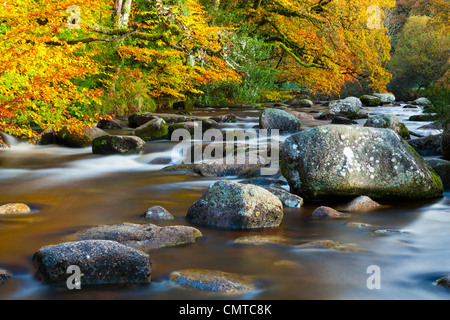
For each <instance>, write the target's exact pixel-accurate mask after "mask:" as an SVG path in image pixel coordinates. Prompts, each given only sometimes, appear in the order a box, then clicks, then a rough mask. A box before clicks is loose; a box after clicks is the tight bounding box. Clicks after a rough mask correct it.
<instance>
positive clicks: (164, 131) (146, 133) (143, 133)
mask: <svg viewBox="0 0 450 320" xmlns="http://www.w3.org/2000/svg"><path fill="white" fill-rule="evenodd" d="M133 134H134V135H135V136H137V137H139V138H141V139H142V140H144V141H154V140H160V139H168V138H169V126H168V125H167V123H166V122H165V121H164V120H163V119H161V118H158V119H153V120H150V121H148V122H146V123H144V124H143V125H141V126H139V127H137V128H136V129H134V130H133Z"/></svg>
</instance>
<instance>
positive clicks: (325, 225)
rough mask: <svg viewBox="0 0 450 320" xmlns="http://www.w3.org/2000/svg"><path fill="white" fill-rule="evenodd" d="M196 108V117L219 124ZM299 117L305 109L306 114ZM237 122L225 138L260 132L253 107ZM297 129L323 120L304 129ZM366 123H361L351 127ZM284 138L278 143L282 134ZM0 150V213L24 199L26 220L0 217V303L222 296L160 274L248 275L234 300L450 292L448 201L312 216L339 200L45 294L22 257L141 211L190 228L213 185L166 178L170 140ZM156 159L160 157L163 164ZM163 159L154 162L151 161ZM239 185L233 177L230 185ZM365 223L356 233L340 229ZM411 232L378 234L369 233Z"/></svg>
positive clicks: (215, 233)
mask: <svg viewBox="0 0 450 320" xmlns="http://www.w3.org/2000/svg"><path fill="white" fill-rule="evenodd" d="M214 111H216V110H206V111H205V110H199V111H197V113H198V114H199V115H211V116H212V115H216V114H219V112H214ZM305 111H306V110H305ZM368 111H369V112H370V113H371V114H377V113H384V112H392V113H395V114H397V115H399V116H400V117H401V118H402V119H403V120H404V121H405V123H406V125H407V126H408V128H410V129H417V128H418V127H419V126H422V125H424V124H425V123H415V122H414V123H413V122H409V121H407V119H408V118H409V116H410V115H412V114H417V113H420V112H421V110H418V109H403V108H402V107H401V106H400V107H381V108H380V107H378V108H370V109H368ZM231 112H232V113H235V114H236V115H237V116H238V122H237V123H234V124H224V125H222V127H221V129H223V130H233V129H237V128H240V129H244V130H247V129H250V128H254V126H255V125H257V124H258V116H259V114H260V112H261V111H260V110H241V111H236V110H228V111H226V112H225V111H223V112H220V113H222V114H223V113H231ZM302 123H303V126H304V127H305V128H309V127H313V126H315V125H320V124H323V123H327V122H324V121H317V120H309V121H303V122H302ZM359 124H360V125H363V121H361V120H360V121H359ZM280 139H281V140H282V139H284V137H280ZM9 143H11V144H12V147H11V148H10V149H5V150H1V151H0V188H1V193H0V204H3V203H7V202H25V203H28V204H29V205H31V206H32V208H33V212H32V214H29V215H26V216H22V217H10V216H5V217H1V216H0V267H2V268H6V269H8V270H10V271H12V272H13V273H14V278H13V279H11V280H9V281H8V282H6V283H5V284H3V285H1V286H0V299H60V298H63V299H72V298H84V299H125V298H132V299H134V298H137V299H211V298H219V299H220V298H229V297H226V296H225V297H223V296H220V295H212V294H209V293H205V292H199V291H194V290H188V289H182V288H179V287H176V286H174V285H173V284H171V283H170V282H169V281H168V275H169V274H170V273H171V272H172V271H175V270H179V269H184V268H205V269H218V270H222V271H226V272H234V273H238V274H241V275H251V276H254V277H255V278H257V279H258V280H260V281H261V283H263V288H262V289H261V290H259V291H257V292H253V293H251V294H249V295H244V296H237V297H235V298H237V299H449V298H450V294H449V292H450V291H449V290H448V289H445V288H442V287H438V286H436V285H434V281H435V280H437V279H438V278H440V277H442V276H445V275H447V274H450V265H449V255H448V243H449V241H450V235H449V233H448V226H449V223H450V194H449V193H448V192H447V193H445V194H444V197H443V198H439V199H433V200H428V201H417V202H411V201H409V202H406V203H405V202H397V203H394V202H389V203H387V202H386V203H383V204H385V205H386V206H385V207H384V209H381V210H377V211H376V212H370V213H364V214H354V215H351V216H350V217H348V218H346V219H332V220H330V219H313V218H311V213H312V211H313V210H314V209H316V208H317V207H318V206H320V205H323V204H327V205H330V206H336V207H337V206H339V205H342V204H344V203H339V202H337V203H332V204H330V203H321V202H307V203H306V204H305V205H304V206H303V207H302V208H299V209H288V208H286V209H285V216H284V219H283V222H282V224H281V226H280V227H278V228H275V229H268V230H259V231H245V232H244V231H227V230H217V229H210V228H206V227H203V226H195V227H197V228H199V229H200V230H201V232H202V233H203V235H204V236H203V237H202V238H200V239H199V240H198V241H197V242H196V243H194V244H190V245H186V246H181V247H172V248H164V249H159V250H156V251H154V252H151V254H150V257H151V259H152V268H153V273H152V283H151V284H150V285H148V286H144V287H133V288H89V287H83V288H82V290H77V291H70V290H67V289H65V288H60V287H52V286H46V285H43V284H42V283H40V282H38V281H37V280H35V279H34V277H33V274H34V267H33V266H32V264H31V260H30V257H31V256H32V254H33V253H34V252H35V251H37V250H38V249H39V248H40V247H41V246H44V245H49V244H57V243H61V242H65V241H68V239H71V235H73V233H74V232H76V231H79V230H82V229H84V228H87V227H89V226H93V225H99V224H115V223H121V222H134V223H145V222H146V221H145V220H143V219H142V218H141V214H142V213H143V212H144V211H145V210H146V209H147V208H149V207H151V206H154V205H161V206H163V207H165V208H166V209H167V210H169V211H170V212H171V213H172V214H173V215H174V216H175V220H174V221H170V222H164V223H158V224H159V225H167V224H184V225H189V224H188V223H187V222H186V221H185V219H184V216H185V214H186V212H187V210H188V209H189V207H190V206H191V205H192V204H193V203H194V202H195V201H196V200H197V199H198V198H199V197H200V196H201V195H202V194H203V193H204V192H205V190H206V189H207V188H208V186H209V185H211V184H212V183H214V182H215V181H216V180H217V179H213V178H203V177H191V176H188V175H185V174H184V173H173V172H164V171H161V169H162V168H163V167H165V166H168V165H171V164H172V163H173V162H172V158H171V156H172V154H171V151H172V148H173V147H174V143H173V142H170V141H158V142H153V143H148V144H147V145H146V148H145V152H144V154H142V155H134V156H98V155H93V154H92V152H91V150H90V148H85V149H69V148H63V147H59V146H31V145H28V144H24V143H21V142H19V141H17V140H12V141H10V142H9ZM161 159H162V160H161ZM159 160H161V161H159ZM230 179H233V180H235V181H239V180H238V179H236V178H234V177H230ZM350 222H363V223H366V224H370V225H372V227H366V228H353V227H351V226H350V225H349V224H348V223H350ZM385 229H386V230H393V231H407V232H388V233H385V234H380V233H375V231H376V230H385ZM247 235H276V236H282V237H285V238H286V239H288V241H287V244H277V243H268V244H263V245H253V244H239V243H234V242H233V240H234V239H236V238H238V237H241V236H247ZM309 240H333V241H338V242H340V243H344V244H356V245H358V246H359V247H361V248H362V251H359V252H340V251H334V250H325V249H319V250H301V249H299V248H298V246H297V244H298V243H301V242H304V241H309ZM371 265H377V266H379V267H380V270H381V289H380V290H370V289H368V288H367V285H366V281H367V279H368V277H369V276H370V274H368V273H367V268H368V267H369V266H371Z"/></svg>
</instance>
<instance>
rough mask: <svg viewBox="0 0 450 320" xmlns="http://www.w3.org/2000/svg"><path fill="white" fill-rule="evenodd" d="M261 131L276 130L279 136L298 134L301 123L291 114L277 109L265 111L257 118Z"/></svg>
mask: <svg viewBox="0 0 450 320" xmlns="http://www.w3.org/2000/svg"><path fill="white" fill-rule="evenodd" d="M259 126H260V128H261V129H278V130H279V131H280V133H281V134H283V133H293V132H298V131H300V129H301V126H302V124H301V121H300V120H299V119H298V118H297V117H296V116H293V115H292V114H289V113H287V112H286V111H283V110H279V109H265V110H264V111H263V112H262V113H261V115H260V117H259Z"/></svg>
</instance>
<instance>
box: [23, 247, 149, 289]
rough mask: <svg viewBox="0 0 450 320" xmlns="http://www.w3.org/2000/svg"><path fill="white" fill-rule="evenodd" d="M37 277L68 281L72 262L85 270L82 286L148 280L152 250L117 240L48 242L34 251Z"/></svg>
mask: <svg viewBox="0 0 450 320" xmlns="http://www.w3.org/2000/svg"><path fill="white" fill-rule="evenodd" d="M32 260H33V263H34V265H35V267H36V277H37V278H38V279H40V280H43V281H44V282H46V283H50V284H60V285H66V281H67V278H68V276H69V275H68V274H67V269H68V267H69V266H73V265H74V266H77V267H79V268H80V270H81V274H82V276H81V279H80V281H81V286H83V285H106V284H107V285H109V284H120V285H122V284H148V283H150V281H151V271H152V270H151V266H150V259H149V256H148V254H146V253H144V252H142V251H140V250H136V249H133V248H130V247H128V246H125V245H122V244H120V243H118V242H115V241H105V240H87V241H76V242H66V243H61V244H57V245H50V246H45V247H42V248H41V249H39V250H38V251H37V252H36V253H35V254H34V255H33V258H32Z"/></svg>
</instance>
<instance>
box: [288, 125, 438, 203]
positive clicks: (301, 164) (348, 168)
mask: <svg viewBox="0 0 450 320" xmlns="http://www.w3.org/2000/svg"><path fill="white" fill-rule="evenodd" d="M281 171H282V173H283V176H284V177H285V178H286V180H287V181H288V183H289V186H290V191H291V192H292V193H294V194H297V195H299V196H301V197H302V198H304V199H305V198H306V199H328V198H342V197H357V196H360V195H361V194H364V195H366V196H368V197H371V198H373V199H382V198H389V199H420V198H432V197H440V196H442V193H443V187H442V181H441V179H440V178H439V176H438V175H437V174H436V173H435V172H434V171H433V170H432V169H431V167H430V166H429V164H428V163H427V162H426V161H425V160H424V159H423V158H422V157H421V156H420V155H418V154H417V153H416V152H415V151H414V149H413V148H412V147H411V146H410V145H409V144H408V143H407V142H406V141H405V140H403V139H401V138H400V137H399V136H398V135H397V134H396V133H394V132H393V131H392V130H385V129H377V128H368V127H364V128H361V127H353V126H344V125H325V126H319V127H315V128H313V129H310V130H307V131H303V132H300V133H297V134H294V135H292V136H290V137H288V138H287V139H286V140H285V142H284V145H283V148H282V155H281Z"/></svg>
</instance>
